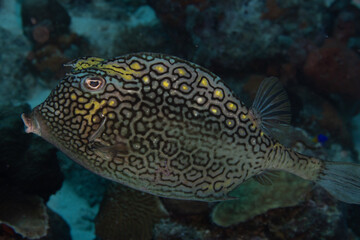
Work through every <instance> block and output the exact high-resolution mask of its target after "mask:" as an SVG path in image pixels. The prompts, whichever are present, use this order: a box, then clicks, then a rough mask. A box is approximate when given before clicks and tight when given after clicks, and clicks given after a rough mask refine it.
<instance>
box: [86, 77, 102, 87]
mask: <svg viewBox="0 0 360 240" xmlns="http://www.w3.org/2000/svg"><path fill="white" fill-rule="evenodd" d="M83 84H84V86H85V87H86V88H87V89H89V90H99V89H101V88H102V87H103V86H104V85H105V79H104V78H102V77H100V76H91V77H87V78H85V80H84V82H83Z"/></svg>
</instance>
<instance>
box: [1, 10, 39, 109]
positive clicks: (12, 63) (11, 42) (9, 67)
mask: <svg viewBox="0 0 360 240" xmlns="http://www.w3.org/2000/svg"><path fill="white" fill-rule="evenodd" d="M0 14H1V13H0ZM0 36H1V37H0V61H1V64H0V72H1V76H0V82H1V88H0V100H1V102H3V101H6V102H13V103H18V102H21V101H24V100H25V99H27V98H28V97H29V96H30V95H31V92H30V91H28V90H29V89H27V88H28V87H29V86H30V87H31V86H35V85H36V83H37V81H36V79H35V78H34V77H33V76H31V75H30V74H29V71H28V70H27V69H26V67H24V63H25V58H26V54H27V52H28V51H29V50H30V43H29V42H28V41H27V39H26V38H25V37H24V36H22V35H18V34H16V33H14V32H11V31H9V30H7V29H5V28H3V27H2V26H0ZM14 69H16V71H14ZM25 86H26V87H25Z"/></svg>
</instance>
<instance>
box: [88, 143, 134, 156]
mask: <svg viewBox="0 0 360 240" xmlns="http://www.w3.org/2000/svg"><path fill="white" fill-rule="evenodd" d="M91 149H92V150H93V151H94V152H95V154H96V155H98V156H100V157H101V158H103V159H106V160H112V159H113V158H114V157H115V156H116V155H118V154H120V155H127V154H129V151H128V147H127V146H126V144H125V143H116V144H114V145H109V146H108V145H104V144H102V143H100V142H94V143H93V145H92V146H91Z"/></svg>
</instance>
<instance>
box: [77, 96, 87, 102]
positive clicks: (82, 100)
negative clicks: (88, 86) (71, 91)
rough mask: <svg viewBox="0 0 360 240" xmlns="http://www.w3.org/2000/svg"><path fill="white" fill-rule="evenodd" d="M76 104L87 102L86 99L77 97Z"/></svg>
mask: <svg viewBox="0 0 360 240" xmlns="http://www.w3.org/2000/svg"><path fill="white" fill-rule="evenodd" d="M78 102H79V103H87V102H88V99H87V98H84V97H79V99H78Z"/></svg>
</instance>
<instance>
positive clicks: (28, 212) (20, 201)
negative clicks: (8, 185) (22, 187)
mask: <svg viewBox="0 0 360 240" xmlns="http://www.w3.org/2000/svg"><path fill="white" fill-rule="evenodd" d="M0 223H3V224H5V225H7V226H9V227H11V228H12V229H14V231H15V232H16V233H18V234H20V235H21V236H23V237H25V238H29V239H38V238H41V237H44V236H46V234H47V230H48V228H49V220H48V214H47V211H46V206H45V204H44V201H43V200H42V198H40V197H37V196H29V195H23V194H9V195H7V196H2V197H1V199H0Z"/></svg>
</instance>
